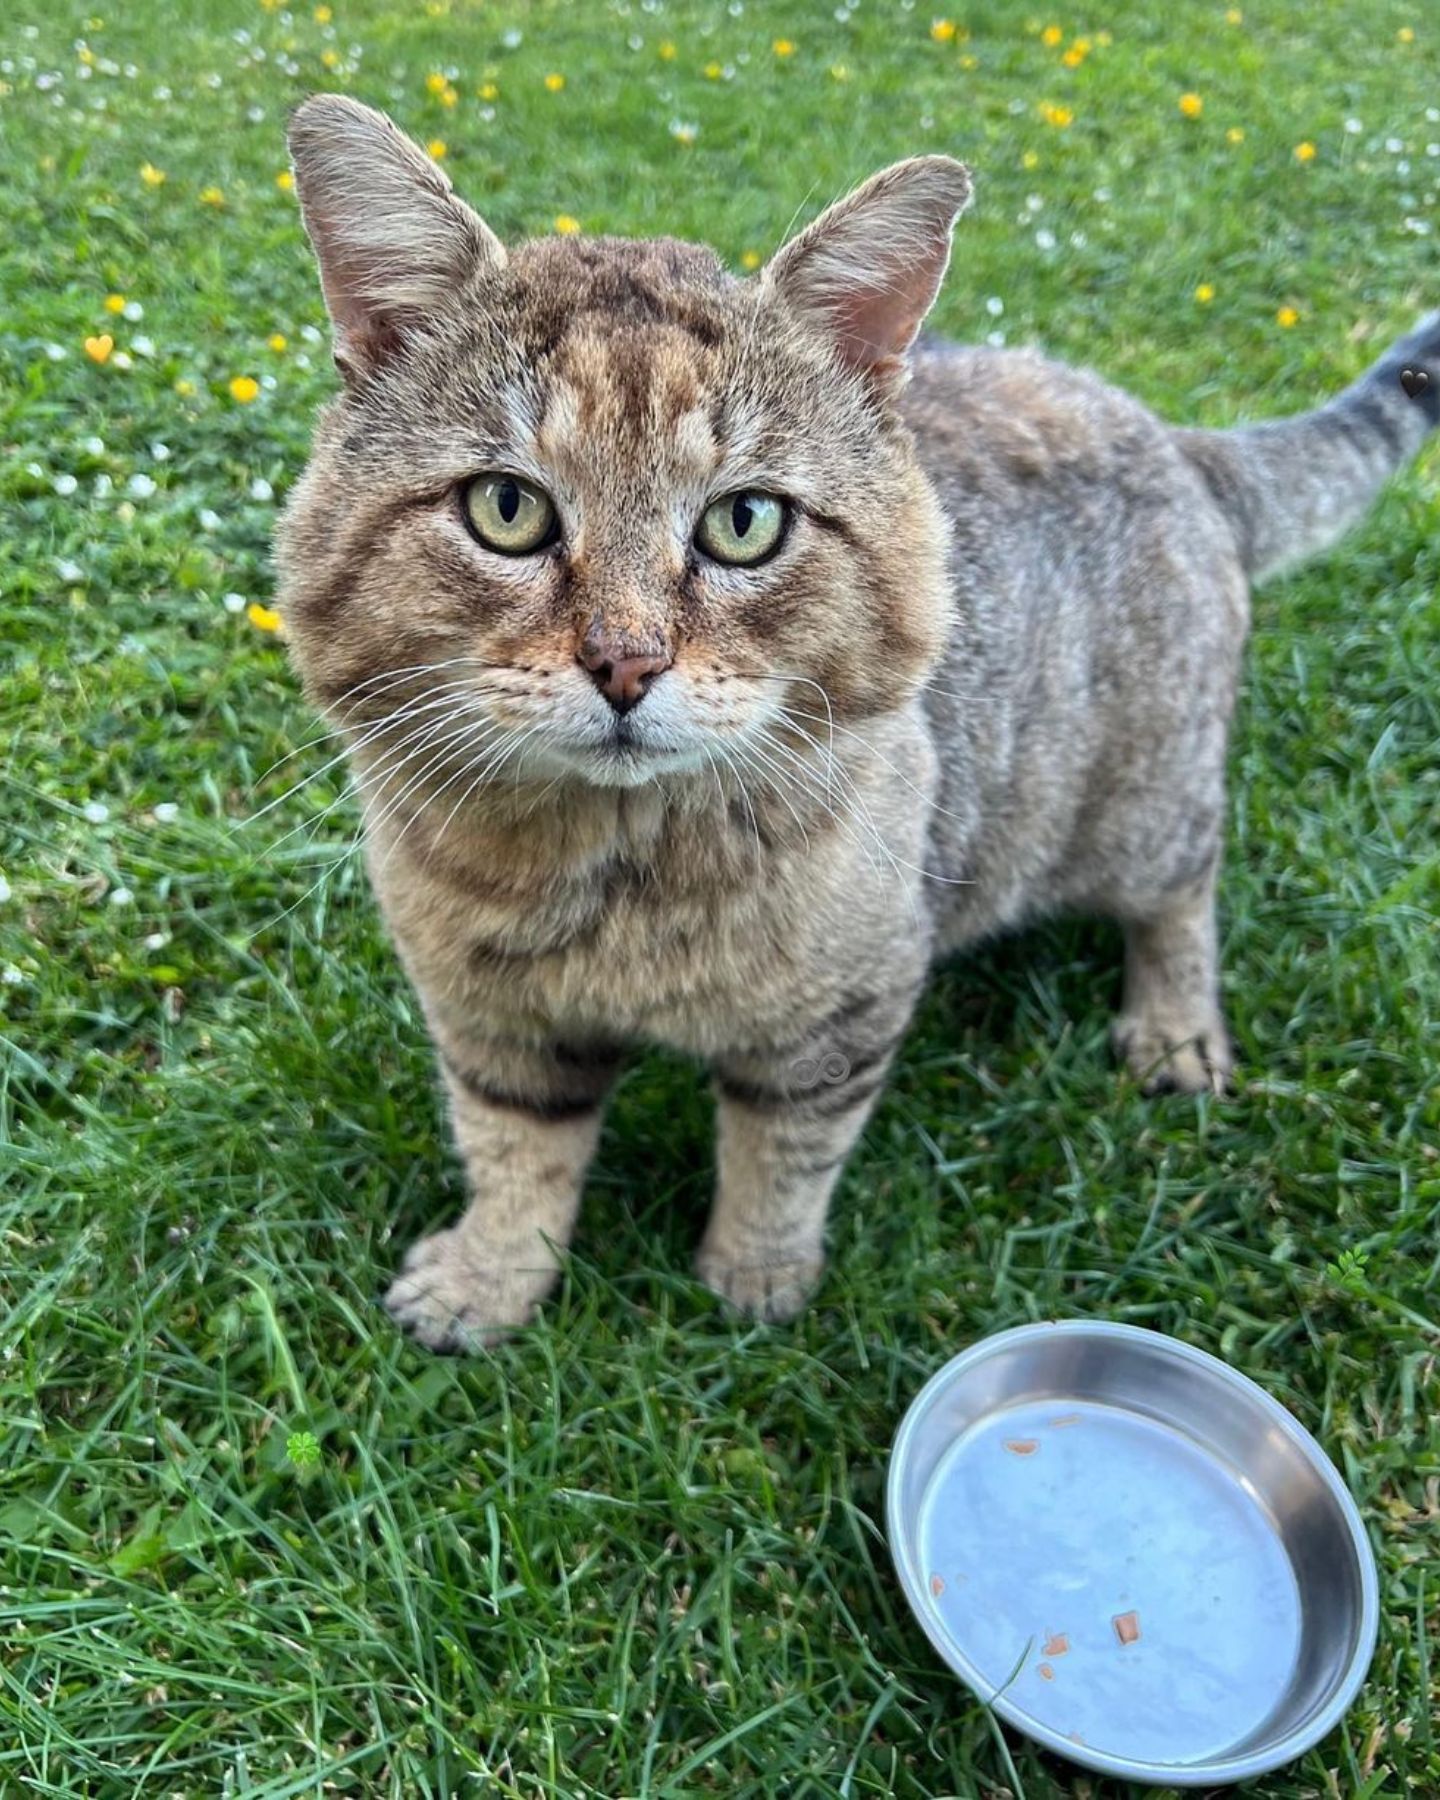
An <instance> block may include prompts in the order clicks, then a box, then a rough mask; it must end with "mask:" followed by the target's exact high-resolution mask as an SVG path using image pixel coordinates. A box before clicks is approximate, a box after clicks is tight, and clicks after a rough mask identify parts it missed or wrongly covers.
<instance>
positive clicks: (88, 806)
mask: <svg viewBox="0 0 1440 1800" xmlns="http://www.w3.org/2000/svg"><path fill="white" fill-rule="evenodd" d="M80 810H81V811H82V812H83V813H84V814H85V817H86V818H87V819H88V820H89V821H90V823H91V824H92V825H103V824H104V823H105V821H106V820H107V819H108V818H109V817H110V808H109V807H108V806H107V805H106V804H105V802H104V801H103V800H87V801H86V802H85V804H84V806H83V807H81V809H80Z"/></svg>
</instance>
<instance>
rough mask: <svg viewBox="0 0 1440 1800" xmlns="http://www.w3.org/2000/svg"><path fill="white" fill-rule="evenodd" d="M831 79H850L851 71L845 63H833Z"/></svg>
mask: <svg viewBox="0 0 1440 1800" xmlns="http://www.w3.org/2000/svg"><path fill="white" fill-rule="evenodd" d="M830 79H831V80H832V81H848V80H849V79H850V71H849V69H847V68H846V67H845V64H844V63H831V65H830Z"/></svg>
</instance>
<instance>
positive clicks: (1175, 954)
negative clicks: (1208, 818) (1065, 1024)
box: [1112, 862, 1233, 1094]
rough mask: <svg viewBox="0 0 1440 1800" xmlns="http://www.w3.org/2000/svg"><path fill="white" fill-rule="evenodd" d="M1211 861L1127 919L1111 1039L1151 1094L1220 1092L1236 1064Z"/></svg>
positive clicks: (1213, 868)
mask: <svg viewBox="0 0 1440 1800" xmlns="http://www.w3.org/2000/svg"><path fill="white" fill-rule="evenodd" d="M1215 870H1216V865H1215V863H1214V862H1212V863H1211V864H1210V865H1209V867H1208V868H1207V869H1206V870H1205V872H1204V873H1203V874H1202V875H1200V876H1199V877H1197V878H1196V879H1194V880H1192V881H1188V882H1185V883H1184V884H1182V885H1181V886H1178V887H1175V888H1172V889H1170V890H1169V891H1168V892H1167V893H1165V894H1164V895H1162V896H1159V897H1157V899H1156V900H1155V901H1154V902H1153V903H1152V904H1151V905H1150V906H1147V907H1146V908H1145V909H1144V910H1143V912H1138V911H1137V912H1136V913H1134V914H1131V915H1130V916H1127V917H1125V919H1124V926H1125V990H1124V997H1123V1000H1122V1003H1121V1010H1120V1016H1119V1017H1118V1018H1117V1019H1116V1021H1115V1025H1114V1029H1113V1032H1112V1037H1113V1041H1114V1044H1115V1048H1116V1050H1117V1052H1118V1053H1119V1054H1120V1055H1121V1056H1123V1057H1124V1059H1125V1062H1126V1065H1127V1066H1128V1068H1129V1070H1130V1073H1131V1074H1132V1075H1133V1076H1134V1077H1135V1078H1136V1080H1137V1081H1139V1082H1140V1083H1141V1084H1142V1085H1143V1086H1144V1089H1145V1091H1146V1093H1151V1094H1153V1093H1163V1092H1165V1091H1166V1090H1174V1091H1176V1092H1179V1093H1182V1094H1198V1093H1204V1092H1206V1091H1209V1092H1211V1093H1217V1094H1218V1093H1221V1092H1223V1091H1224V1089H1225V1087H1226V1086H1227V1084H1228V1082H1229V1078H1230V1071H1231V1068H1232V1067H1233V1059H1232V1056H1231V1052H1230V1037H1229V1033H1228V1032H1227V1031H1226V1029H1225V1021H1224V1019H1223V1017H1222V1016H1221V1012H1220V997H1219V970H1218V948H1217V934H1216V927H1215Z"/></svg>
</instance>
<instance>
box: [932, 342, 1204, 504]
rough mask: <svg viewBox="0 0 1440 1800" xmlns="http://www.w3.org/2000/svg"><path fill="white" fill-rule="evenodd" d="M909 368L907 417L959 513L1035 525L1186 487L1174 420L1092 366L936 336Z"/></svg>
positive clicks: (1156, 499) (1170, 496) (1169, 497)
mask: <svg viewBox="0 0 1440 1800" xmlns="http://www.w3.org/2000/svg"><path fill="white" fill-rule="evenodd" d="M911 369H912V374H911V380H910V383H909V385H908V387H907V388H906V391H905V395H904V398H903V402H902V405H903V410H904V415H905V418H906V422H907V423H908V424H909V426H910V429H911V431H912V432H913V433H914V435H915V440H916V444H917V447H918V450H919V454H920V460H921V463H922V464H923V466H924V468H925V471H926V473H927V474H928V475H929V477H930V479H931V480H932V481H933V482H934V483H935V485H936V487H937V489H938V490H939V492H940V496H941V498H942V500H943V501H944V502H945V504H946V508H947V510H948V511H949V512H950V513H951V515H952V517H953V516H956V515H959V516H961V517H964V516H965V515H967V514H970V513H972V512H974V511H975V510H976V509H984V510H985V511H986V512H987V513H988V514H989V515H990V516H991V517H992V519H993V518H994V517H995V516H996V514H997V513H999V514H1002V515H1003V514H1005V513H1010V512H1017V511H1018V512H1023V513H1024V514H1025V515H1026V516H1027V518H1028V519H1029V520H1030V523H1031V526H1032V529H1033V528H1035V527H1037V526H1041V525H1043V524H1044V523H1045V522H1046V518H1045V516H1046V515H1050V516H1051V517H1056V518H1063V517H1064V516H1065V515H1066V514H1067V513H1069V512H1073V511H1074V510H1075V509H1076V508H1077V507H1081V508H1084V509H1086V510H1088V506H1089V504H1090V503H1091V502H1092V501H1093V500H1094V499H1095V498H1096V497H1097V496H1098V494H1099V493H1100V492H1101V491H1102V490H1103V491H1104V492H1105V494H1106V496H1107V502H1106V503H1107V504H1109V505H1111V506H1113V505H1114V503H1115V501H1116V500H1119V501H1121V502H1122V503H1123V502H1125V501H1130V502H1132V503H1134V504H1137V505H1141V506H1143V505H1145V504H1146V503H1147V502H1148V503H1166V502H1171V501H1173V500H1174V499H1175V497H1176V484H1177V479H1178V480H1179V481H1180V483H1181V484H1182V485H1183V486H1185V487H1187V488H1188V486H1189V481H1188V480H1187V479H1186V477H1187V476H1188V474H1189V473H1190V471H1189V470H1188V467H1187V465H1185V463H1184V459H1183V457H1182V456H1181V453H1180V451H1179V449H1178V447H1177V445H1176V443H1175V441H1174V439H1173V437H1172V435H1171V432H1170V430H1169V427H1168V426H1166V425H1165V424H1164V423H1163V422H1162V421H1161V420H1160V419H1158V418H1157V417H1156V416H1155V414H1154V413H1152V412H1150V411H1149V409H1148V408H1147V407H1145V406H1143V405H1142V404H1141V403H1140V402H1139V401H1138V400H1136V399H1134V398H1133V397H1132V396H1131V395H1129V394H1127V393H1125V392H1124V391H1123V390H1122V389H1120V388H1117V387H1113V386H1111V385H1110V383H1108V382H1105V381H1102V380H1101V379H1100V378H1099V377H1098V376H1097V375H1094V374H1092V373H1091V372H1090V371H1089V370H1088V369H1080V368H1074V367H1072V366H1070V365H1069V364H1066V363H1061V362H1056V361H1055V360H1053V359H1052V358H1050V357H1047V356H1044V355H1042V354H1041V353H1040V352H1039V351H1036V350H1029V349H1019V350H1008V349H1006V350H997V349H991V348H989V347H982V346H976V345H968V344H952V343H949V342H947V341H946V340H945V339H943V338H937V337H932V336H930V335H929V334H926V335H925V336H924V337H922V338H921V340H920V342H919V343H918V344H917V346H916V348H915V351H914V354H913V356H912V361H911Z"/></svg>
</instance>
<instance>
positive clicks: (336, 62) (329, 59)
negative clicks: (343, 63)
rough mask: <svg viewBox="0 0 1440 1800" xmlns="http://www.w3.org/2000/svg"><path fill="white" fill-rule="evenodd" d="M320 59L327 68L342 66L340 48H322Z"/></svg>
mask: <svg viewBox="0 0 1440 1800" xmlns="http://www.w3.org/2000/svg"><path fill="white" fill-rule="evenodd" d="M320 61H321V64H322V65H323V67H325V68H327V69H338V68H339V67H340V52H339V51H338V50H322V51H321V52H320Z"/></svg>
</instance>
